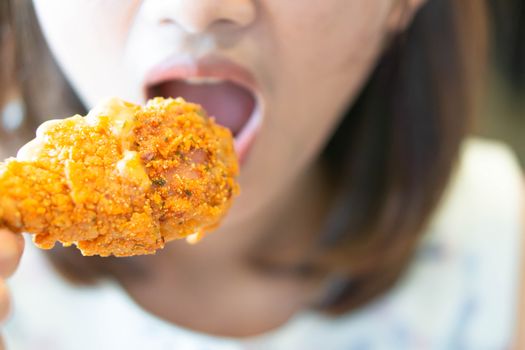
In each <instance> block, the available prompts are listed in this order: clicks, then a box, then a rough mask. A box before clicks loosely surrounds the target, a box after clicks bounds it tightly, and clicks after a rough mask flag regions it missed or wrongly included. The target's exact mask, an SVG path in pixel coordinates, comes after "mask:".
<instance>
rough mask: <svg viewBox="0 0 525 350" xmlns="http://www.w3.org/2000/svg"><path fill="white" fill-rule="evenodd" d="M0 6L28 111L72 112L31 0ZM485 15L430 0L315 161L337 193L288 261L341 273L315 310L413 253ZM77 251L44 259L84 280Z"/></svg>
mask: <svg viewBox="0 0 525 350" xmlns="http://www.w3.org/2000/svg"><path fill="white" fill-rule="evenodd" d="M0 6H1V9H0V15H2V16H3V17H4V18H3V19H2V23H3V29H2V31H3V32H5V31H6V30H12V31H13V32H14V34H15V36H16V37H17V40H16V41H15V46H16V56H17V57H16V62H17V64H18V65H17V67H16V74H17V81H19V84H20V87H21V91H22V94H23V97H24V101H25V103H26V109H27V114H28V116H29V119H30V120H42V119H43V117H45V116H51V115H59V116H66V115H71V114H75V113H78V112H79V111H81V110H82V106H81V105H80V103H79V102H78V98H76V97H75V95H74V93H73V92H72V90H71V88H70V87H69V86H68V85H67V82H66V80H65V79H64V78H63V77H62V75H61V73H60V71H59V69H58V68H57V67H56V65H55V63H54V62H53V60H52V59H51V55H50V53H49V51H48V49H47V47H46V46H45V42H44V40H43V38H42V37H41V35H42V34H41V33H40V30H39V29H38V28H37V25H36V23H37V21H36V19H35V18H34V13H33V10H32V8H31V4H30V1H16V2H15V1H7V2H5V1H4V2H2V4H1V5H0ZM9 6H12V7H9ZM15 7H16V8H15ZM22 7H25V8H22ZM9 11H10V12H9ZM8 12H9V13H10V14H11V15H10V16H9V17H6V16H7V13H8ZM7 20H9V22H10V27H9V28H10V29H6V23H7ZM484 20H485V13H484V6H483V4H482V2H480V1H479V0H463V1H457V0H428V1H427V3H426V4H425V5H424V6H423V8H422V9H421V11H419V13H418V14H417V15H416V17H415V19H414V21H413V22H412V24H411V25H410V27H409V28H408V29H407V30H406V31H405V32H404V33H402V34H401V35H399V36H398V37H396V38H394V39H393V40H392V41H391V43H390V45H389V46H388V47H387V48H386V49H385V52H384V54H383V55H382V57H380V59H379V61H378V64H377V67H376V69H375V71H374V72H373V73H372V75H371V77H370V79H369V81H368V84H367V85H366V87H365V88H364V89H363V91H362V92H361V94H360V96H359V98H358V99H357V102H356V103H354V104H352V106H349V111H348V113H347V115H346V117H345V118H344V119H343V120H342V122H341V125H340V127H339V128H338V129H337V131H336V132H335V134H334V135H333V137H332V138H331V140H329V142H328V144H327V145H326V148H325V150H324V152H323V153H322V155H321V160H322V161H323V162H324V164H325V165H326V168H327V169H328V170H329V174H330V175H331V176H332V179H331V181H332V182H333V183H334V184H335V189H336V190H335V193H336V195H335V196H334V198H333V208H332V210H331V211H330V212H329V214H328V216H327V220H326V225H325V227H324V228H322V229H321V230H320V234H319V236H318V237H316V238H315V241H314V242H313V244H312V249H311V250H310V251H309V255H308V256H307V257H306V258H305V261H304V262H303V263H302V264H300V266H299V268H298V271H302V272H303V273H307V274H308V273H313V272H315V271H322V272H323V273H324V274H326V273H328V274H335V275H337V276H339V277H340V278H339V280H340V281H341V283H340V288H339V290H338V292H337V293H335V294H333V295H332V298H330V300H326V301H325V302H324V303H323V304H322V305H320V307H322V308H323V309H325V310H328V311H332V312H344V311H347V310H349V309H351V308H353V307H356V306H358V305H362V304H363V303H365V302H367V301H369V300H370V299H371V298H373V297H375V296H377V295H378V294H380V293H381V292H383V291H385V290H387V289H388V288H389V287H391V286H392V285H393V284H394V283H395V281H396V280H397V279H398V277H399V276H400V274H401V273H402V272H403V271H404V269H405V267H406V266H407V263H408V262H409V261H410V259H411V258H412V255H413V253H414V251H415V248H416V246H417V244H418V241H419V239H420V237H421V235H422V232H424V228H425V224H426V223H427V221H428V220H429V218H430V217H431V214H432V212H433V210H434V208H435V207H436V205H437V203H438V201H439V199H440V196H441V194H442V192H443V189H444V187H445V186H446V184H447V181H448V178H449V175H450V173H451V171H452V169H453V167H454V164H455V161H456V157H457V155H458V151H459V147H460V144H461V142H462V140H463V138H464V136H465V134H466V133H467V131H468V129H469V125H470V117H471V116H472V115H473V114H474V112H475V111H474V106H475V101H474V96H475V92H476V90H477V87H478V86H479V84H478V78H479V77H480V76H481V73H482V68H483V66H484V56H485V45H484V41H485V29H486V28H485V21H484ZM33 60H34V61H33ZM35 62H38V64H35ZM44 67H48V68H46V69H45V68H44ZM42 86H45V87H46V88H45V91H43V89H42ZM291 244H293V242H291ZM264 251H273V249H268V250H266V249H265V250H264ZM78 256H79V254H78V253H77V252H76V251H74V250H58V251H57V252H55V254H52V259H54V261H55V262H58V264H59V265H60V266H61V269H62V271H70V272H72V273H70V274H69V275H70V276H74V277H77V278H78V277H79V276H82V277H83V278H84V280H88V279H90V278H94V277H96V276H97V275H98V274H100V273H101V270H100V269H99V268H97V267H95V268H93V266H98V265H100V264H99V262H100V259H97V258H89V259H88V258H80V259H79V258H78ZM105 261H107V260H105ZM106 266H107V264H106Z"/></svg>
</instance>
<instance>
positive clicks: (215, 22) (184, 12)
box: [143, 0, 256, 34]
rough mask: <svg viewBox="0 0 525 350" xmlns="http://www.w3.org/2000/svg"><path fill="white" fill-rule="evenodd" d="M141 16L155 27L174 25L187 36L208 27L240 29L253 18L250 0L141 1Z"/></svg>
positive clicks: (252, 5) (252, 3) (247, 24)
mask: <svg viewBox="0 0 525 350" xmlns="http://www.w3.org/2000/svg"><path fill="white" fill-rule="evenodd" d="M143 11H144V13H145V15H146V16H147V17H148V18H149V19H150V20H153V21H154V22H156V23H157V24H159V25H162V26H165V25H173V24H176V25H177V26H178V27H180V28H181V29H183V30H185V31H187V32H189V33H193V34H195V33H201V32H205V31H210V30H211V28H212V27H213V28H216V27H220V28H234V27H237V28H240V27H246V26H249V25H250V24H251V23H252V22H253V21H254V19H255V12H256V9H255V5H254V1H253V0H191V1H182V0H178V1H177V0H172V1H150V2H145V3H144V7H143Z"/></svg>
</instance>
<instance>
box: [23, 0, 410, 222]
mask: <svg viewBox="0 0 525 350" xmlns="http://www.w3.org/2000/svg"><path fill="white" fill-rule="evenodd" d="M33 1H34V5H35V8H36V13H37V17H38V19H39V22H40V24H41V27H42V29H43V32H44V36H45V37H46V39H47V41H48V44H49V46H50V48H51V50H52V52H53V54H54V55H55V58H56V59H57V61H58V63H59V65H60V67H61V68H62V70H63V71H64V73H65V75H66V77H67V78H68V79H69V81H70V82H71V84H72V86H73V87H74V88H75V90H76V92H77V93H78V95H79V96H80V98H81V99H82V100H83V101H84V102H85V104H86V106H87V107H88V108H91V107H92V106H93V105H94V104H96V103H97V102H98V101H100V100H101V99H103V98H105V97H110V96H118V97H121V98H124V99H127V100H130V101H133V102H138V103H142V102H144V101H145V100H146V99H147V98H148V97H152V96H153V95H163V96H176V95H181V96H183V97H187V99H189V100H191V101H194V102H198V103H201V104H203V105H204V106H205V107H206V108H207V109H208V112H209V114H210V115H214V116H215V117H216V118H217V121H218V122H219V123H222V124H224V125H226V126H228V127H229V128H230V129H231V130H232V131H233V132H234V134H235V139H236V149H237V152H238V153H239V156H240V158H241V161H242V167H241V177H240V183H241V188H242V195H241V197H240V198H239V199H238V200H237V202H236V206H235V208H234V209H233V210H232V212H231V214H230V218H229V219H230V222H231V220H233V221H234V222H235V221H236V220H243V221H244V220H250V218H252V217H253V215H254V214H255V213H257V211H258V210H260V209H261V208H262V207H264V206H267V205H271V203H272V200H274V199H276V197H277V194H279V193H283V191H285V189H286V188H288V187H289V186H290V184H291V183H292V182H293V181H294V180H296V179H297V177H298V176H299V174H301V173H302V172H304V171H306V168H307V166H308V164H309V163H311V162H312V161H313V160H314V159H315V157H316V156H317V155H318V153H319V151H320V149H321V148H322V145H323V144H324V143H325V142H326V140H327V139H328V138H329V137H330V134H331V133H332V130H333V128H334V127H336V125H337V123H338V121H339V119H340V116H341V114H342V112H343V111H344V110H345V109H346V108H347V106H348V105H349V103H351V101H352V99H353V97H354V96H355V95H356V94H357V92H358V91H359V89H360V87H361V85H362V84H363V82H364V81H365V80H366V77H367V75H368V74H369V72H370V70H371V69H372V68H373V66H374V62H375V60H376V58H377V56H378V55H379V53H380V51H381V48H382V47H383V45H384V42H385V40H386V38H387V36H388V35H389V34H391V33H392V32H393V31H395V30H397V29H399V28H396V26H397V23H401V22H402V21H403V20H402V17H403V16H401V15H400V13H401V12H402V10H401V6H402V5H401V4H400V3H402V4H403V6H405V7H403V10H404V9H406V8H407V7H406V6H413V7H416V6H415V5H414V4H413V3H416V2H418V1H396V0H323V1H317V0H286V1H283V0H68V1H63V0H33Z"/></svg>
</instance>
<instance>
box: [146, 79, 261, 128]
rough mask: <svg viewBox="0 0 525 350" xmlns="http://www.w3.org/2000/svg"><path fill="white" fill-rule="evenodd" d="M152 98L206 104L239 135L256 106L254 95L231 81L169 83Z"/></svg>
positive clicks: (210, 111)
mask: <svg viewBox="0 0 525 350" xmlns="http://www.w3.org/2000/svg"><path fill="white" fill-rule="evenodd" d="M150 95H151V96H149V97H155V96H162V97H179V96H180V97H183V98H184V99H185V100H187V101H189V102H194V103H198V104H200V105H202V106H203V107H204V109H205V110H206V111H207V112H208V115H210V116H212V117H215V120H216V121H217V123H219V124H221V125H223V126H225V127H227V128H228V129H230V130H231V132H232V133H233V134H234V135H237V134H238V133H239V132H240V131H241V130H242V128H243V127H244V125H245V124H246V123H247V122H248V120H249V119H250V116H251V114H252V112H253V109H254V107H255V100H254V98H253V95H252V94H251V93H250V92H249V91H248V90H246V89H244V88H242V87H240V86H239V85H236V84H233V83H231V82H220V83H208V84H190V83H186V82H184V81H180V80H175V81H168V82H164V83H161V84H159V85H156V86H155V87H153V88H152V89H151V91H150Z"/></svg>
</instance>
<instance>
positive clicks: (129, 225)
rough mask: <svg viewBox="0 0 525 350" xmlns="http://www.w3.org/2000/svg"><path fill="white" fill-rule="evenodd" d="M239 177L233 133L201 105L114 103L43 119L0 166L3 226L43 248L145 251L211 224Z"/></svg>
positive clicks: (215, 222)
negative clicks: (13, 155)
mask: <svg viewBox="0 0 525 350" xmlns="http://www.w3.org/2000/svg"><path fill="white" fill-rule="evenodd" d="M237 173H238V165H237V160H236V156H235V152H234V149H233V141H232V136H231V133H230V131H229V130H228V129H226V128H223V127H221V126H219V125H217V124H215V122H214V121H213V120H212V119H210V118H207V117H206V115H205V112H204V111H203V110H202V108H201V107H200V106H198V105H195V104H192V103H187V102H185V101H184V100H182V99H163V98H155V99H153V100H151V101H149V102H148V104H147V105H146V106H145V107H140V106H137V105H134V104H130V103H127V102H124V101H121V100H118V99H113V100H110V101H108V102H107V103H105V104H103V105H101V106H98V107H97V108H95V109H94V110H93V111H92V112H90V113H89V114H88V116H87V117H80V116H74V117H71V118H68V119H64V120H62V121H60V122H52V123H47V124H44V126H43V127H41V128H40V129H39V131H38V132H37V138H36V139H35V140H34V141H32V142H31V143H30V144H29V145H28V146H26V147H25V148H23V149H22V150H21V152H20V153H19V157H18V159H14V158H12V159H8V160H7V161H6V162H4V163H1V164H0V226H7V227H8V228H9V229H11V230H13V231H15V232H22V231H27V232H30V233H34V234H35V235H34V242H35V243H36V244H37V245H38V246H39V247H41V248H51V247H53V245H54V244H55V242H56V241H59V242H61V243H62V244H64V245H71V244H75V245H77V247H78V248H79V249H80V250H81V251H82V253H83V254H84V255H101V256H108V255H115V256H130V255H139V254H150V253H154V252H155V251H156V250H157V249H159V248H162V247H163V246H164V243H165V242H167V241H170V240H173V239H177V238H183V237H188V236H191V235H193V234H197V236H199V237H200V236H201V235H202V233H204V232H205V231H209V230H211V229H213V228H214V227H216V226H217V225H218V224H219V222H220V220H221V218H222V217H223V216H224V214H225V212H226V211H227V209H228V208H229V207H230V205H231V202H232V199H233V196H234V195H235V194H236V193H237V192H238V185H237V183H236V182H235V176H236V175H237ZM191 237H192V238H195V237H196V236H195V235H194V236H191Z"/></svg>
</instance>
